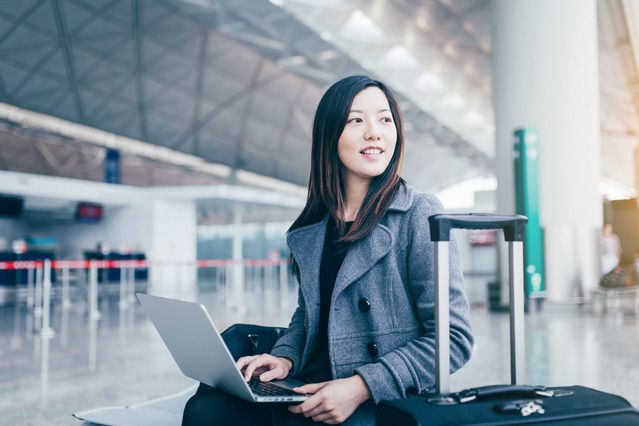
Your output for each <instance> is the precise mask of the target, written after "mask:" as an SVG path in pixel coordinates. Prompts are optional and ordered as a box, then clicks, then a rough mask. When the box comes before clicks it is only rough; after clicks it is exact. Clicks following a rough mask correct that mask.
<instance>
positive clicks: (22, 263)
mask: <svg viewBox="0 0 639 426" xmlns="http://www.w3.org/2000/svg"><path fill="white" fill-rule="evenodd" d="M280 261H281V260H280V259H242V260H241V263H242V264H243V265H244V266H276V265H279V264H280ZM287 262H288V260H287ZM233 264H235V260H233V259H203V260H196V261H183V262H171V261H155V260H154V261H150V260H53V261H51V267H52V268H55V269H89V268H91V267H95V268H99V269H119V268H148V267H149V266H158V265H166V266H169V265H171V266H189V265H190V266H196V267H198V268H217V267H222V266H227V265H233ZM43 267H44V261H42V260H18V261H11V262H0V271H2V270H18V269H39V268H43Z"/></svg>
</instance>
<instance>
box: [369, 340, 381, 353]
mask: <svg viewBox="0 0 639 426" xmlns="http://www.w3.org/2000/svg"><path fill="white" fill-rule="evenodd" d="M368 353H369V354H371V356H377V355H378V354H379V349H378V348H377V343H375V342H368Z"/></svg>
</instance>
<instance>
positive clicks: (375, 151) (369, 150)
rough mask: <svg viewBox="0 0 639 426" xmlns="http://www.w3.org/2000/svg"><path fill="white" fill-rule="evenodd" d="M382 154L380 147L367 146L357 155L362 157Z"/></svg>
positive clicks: (382, 150)
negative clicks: (362, 155)
mask: <svg viewBox="0 0 639 426" xmlns="http://www.w3.org/2000/svg"><path fill="white" fill-rule="evenodd" d="M383 152H384V149H383V148H382V147H380V146H367V147H366V148H364V149H362V150H361V151H360V152H359V153H360V154H364V155H380V154H382V153H383Z"/></svg>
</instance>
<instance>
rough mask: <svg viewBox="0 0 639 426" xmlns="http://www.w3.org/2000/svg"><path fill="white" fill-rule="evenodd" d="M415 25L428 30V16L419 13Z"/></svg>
mask: <svg viewBox="0 0 639 426" xmlns="http://www.w3.org/2000/svg"><path fill="white" fill-rule="evenodd" d="M415 26H416V27H417V28H418V29H420V30H422V31H426V30H428V28H429V25H428V18H426V17H425V16H424V15H418V16H417V18H416V19H415Z"/></svg>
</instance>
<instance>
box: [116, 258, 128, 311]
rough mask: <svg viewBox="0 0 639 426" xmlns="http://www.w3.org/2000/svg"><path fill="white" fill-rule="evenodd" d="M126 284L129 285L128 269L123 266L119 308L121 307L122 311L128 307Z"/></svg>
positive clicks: (121, 269) (121, 268)
mask: <svg viewBox="0 0 639 426" xmlns="http://www.w3.org/2000/svg"><path fill="white" fill-rule="evenodd" d="M126 284H127V269H126V268H125V267H124V266H121V267H120V303H119V304H118V306H119V307H120V311H123V310H124V309H126V308H127V306H128V300H127V299H128V297H127V291H126Z"/></svg>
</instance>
